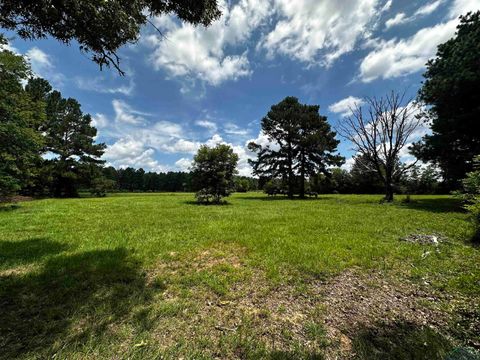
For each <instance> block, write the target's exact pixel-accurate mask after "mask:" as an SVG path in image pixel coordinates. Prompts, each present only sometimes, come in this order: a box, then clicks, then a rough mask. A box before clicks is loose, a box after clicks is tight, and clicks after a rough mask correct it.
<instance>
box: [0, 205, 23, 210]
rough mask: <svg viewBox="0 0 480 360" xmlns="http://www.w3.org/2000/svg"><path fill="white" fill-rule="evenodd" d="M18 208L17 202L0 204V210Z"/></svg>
mask: <svg viewBox="0 0 480 360" xmlns="http://www.w3.org/2000/svg"><path fill="white" fill-rule="evenodd" d="M17 209H20V205H18V204H0V212H7V211H13V210H17Z"/></svg>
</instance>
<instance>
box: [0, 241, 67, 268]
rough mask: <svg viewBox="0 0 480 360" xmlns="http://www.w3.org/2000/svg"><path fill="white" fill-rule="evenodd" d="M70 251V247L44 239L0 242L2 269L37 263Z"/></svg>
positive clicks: (0, 265)
mask: <svg viewBox="0 0 480 360" xmlns="http://www.w3.org/2000/svg"><path fill="white" fill-rule="evenodd" d="M67 249H68V246H67V245H65V244H61V243H58V242H55V241H52V240H48V239H44V238H35V239H28V240H22V241H0V267H3V266H18V265H25V264H29V263H33V262H37V261H39V260H41V259H42V258H44V257H46V256H49V255H55V254H58V253H60V252H62V251H65V250H67Z"/></svg>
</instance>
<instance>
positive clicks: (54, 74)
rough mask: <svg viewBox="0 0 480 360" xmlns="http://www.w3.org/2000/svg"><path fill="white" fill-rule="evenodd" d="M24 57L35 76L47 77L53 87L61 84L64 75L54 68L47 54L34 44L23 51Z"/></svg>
mask: <svg viewBox="0 0 480 360" xmlns="http://www.w3.org/2000/svg"><path fill="white" fill-rule="evenodd" d="M25 57H26V58H27V60H28V61H29V62H30V65H31V66H32V70H33V73H34V74H35V75H36V76H39V77H42V78H44V79H47V80H48V81H50V83H51V84H52V85H53V86H54V87H62V86H63V84H64V82H65V76H64V75H63V74H61V73H59V72H58V71H56V70H55V66H54V62H53V59H52V57H51V56H50V55H49V54H47V53H45V52H44V51H43V50H41V49H40V48H38V47H36V46H34V47H33V48H31V49H30V50H28V51H27V52H26V53H25Z"/></svg>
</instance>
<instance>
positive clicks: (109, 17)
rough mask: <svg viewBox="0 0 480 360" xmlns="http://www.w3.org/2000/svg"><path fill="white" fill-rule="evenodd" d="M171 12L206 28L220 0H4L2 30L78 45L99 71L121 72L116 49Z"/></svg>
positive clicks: (0, 15) (0, 13)
mask: <svg viewBox="0 0 480 360" xmlns="http://www.w3.org/2000/svg"><path fill="white" fill-rule="evenodd" d="M168 13H173V14H176V15H177V16H178V17H179V18H180V19H181V20H183V21H186V22H188V23H191V24H202V25H205V26H207V25H209V24H210V23H211V22H212V21H213V20H215V19H217V18H218V17H219V16H220V14H221V13H220V11H219V9H218V4H217V0H196V1H185V0H130V1H125V0H109V1H104V0H68V1H59V0H53V1H52V0H2V1H1V2H0V27H2V28H4V29H8V30H13V31H16V32H17V34H18V35H19V36H20V37H21V38H24V39H38V38H46V37H49V36H51V37H53V38H55V39H57V40H59V41H61V42H63V43H65V44H70V43H71V42H73V41H76V42H78V43H79V45H80V50H81V51H82V52H84V53H86V54H88V55H91V57H92V60H93V61H95V62H96V63H98V64H99V65H100V67H102V66H104V65H106V66H110V65H113V66H114V67H115V68H117V69H118V70H119V71H120V72H121V70H120V67H119V58H118V55H117V51H118V49H119V48H120V47H121V46H123V45H125V44H128V43H133V42H136V41H137V39H138V37H139V35H140V30H141V27H142V26H143V25H144V24H146V23H147V22H149V20H148V18H149V16H159V15H162V14H168Z"/></svg>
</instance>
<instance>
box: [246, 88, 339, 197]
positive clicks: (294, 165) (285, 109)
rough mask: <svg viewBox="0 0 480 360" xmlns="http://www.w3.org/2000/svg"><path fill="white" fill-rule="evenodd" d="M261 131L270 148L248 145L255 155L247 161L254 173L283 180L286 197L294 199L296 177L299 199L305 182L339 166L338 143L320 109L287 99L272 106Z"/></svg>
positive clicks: (303, 192)
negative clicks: (285, 183)
mask: <svg viewBox="0 0 480 360" xmlns="http://www.w3.org/2000/svg"><path fill="white" fill-rule="evenodd" d="M262 131H263V133H264V134H265V135H266V136H267V137H268V139H269V141H270V142H271V143H272V144H271V145H267V146H261V145H258V144H256V143H253V142H252V143H250V144H249V145H248V146H249V149H250V150H251V151H253V152H255V153H257V159H256V160H250V161H249V162H250V164H251V165H252V167H253V173H254V174H255V175H258V176H266V177H270V178H285V179H286V180H287V184H288V196H289V197H290V198H292V197H293V194H294V191H295V183H296V179H297V177H299V178H300V196H301V197H304V195H305V185H304V183H305V179H306V177H307V176H312V175H314V174H316V173H319V172H327V171H328V170H327V169H328V166H330V165H341V164H342V162H343V158H342V157H341V156H339V155H338V154H337V155H336V154H334V152H335V151H336V148H337V145H338V143H339V141H338V140H336V139H335V135H336V134H335V132H333V131H331V128H330V125H329V124H328V122H327V118H326V117H325V116H321V115H320V114H319V106H317V105H302V104H300V103H299V101H298V99H297V98H295V97H287V98H285V99H284V100H282V101H281V102H280V103H278V104H276V105H273V106H272V107H271V109H270V111H269V112H268V114H267V116H265V117H264V118H263V119H262Z"/></svg>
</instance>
